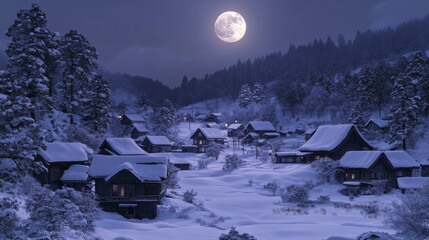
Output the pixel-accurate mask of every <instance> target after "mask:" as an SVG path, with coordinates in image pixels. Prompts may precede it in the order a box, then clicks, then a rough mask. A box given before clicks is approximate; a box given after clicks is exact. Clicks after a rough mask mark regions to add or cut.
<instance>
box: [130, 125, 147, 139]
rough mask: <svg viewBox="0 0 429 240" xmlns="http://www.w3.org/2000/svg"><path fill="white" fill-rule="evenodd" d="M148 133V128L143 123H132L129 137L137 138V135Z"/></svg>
mask: <svg viewBox="0 0 429 240" xmlns="http://www.w3.org/2000/svg"><path fill="white" fill-rule="evenodd" d="M147 134H149V130H148V129H147V128H146V125H145V124H144V123H133V124H132V128H131V138H133V139H138V138H139V137H142V136H145V135H147Z"/></svg>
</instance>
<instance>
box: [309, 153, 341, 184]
mask: <svg viewBox="0 0 429 240" xmlns="http://www.w3.org/2000/svg"><path fill="white" fill-rule="evenodd" d="M311 166H312V167H313V168H315V170H316V172H317V176H318V177H319V179H320V181H321V182H323V183H332V182H334V181H335V176H336V173H337V169H338V167H339V163H338V162H337V161H335V160H332V159H329V158H323V159H320V160H316V161H314V162H312V163H311Z"/></svg>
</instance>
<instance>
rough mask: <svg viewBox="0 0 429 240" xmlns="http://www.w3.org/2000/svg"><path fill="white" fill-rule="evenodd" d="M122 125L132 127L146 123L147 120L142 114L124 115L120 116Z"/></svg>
mask: <svg viewBox="0 0 429 240" xmlns="http://www.w3.org/2000/svg"><path fill="white" fill-rule="evenodd" d="M120 118H121V124H122V125H126V126H131V125H133V123H144V122H145V120H144V119H143V117H142V116H141V115H140V114H137V113H124V114H122V115H121V116H120Z"/></svg>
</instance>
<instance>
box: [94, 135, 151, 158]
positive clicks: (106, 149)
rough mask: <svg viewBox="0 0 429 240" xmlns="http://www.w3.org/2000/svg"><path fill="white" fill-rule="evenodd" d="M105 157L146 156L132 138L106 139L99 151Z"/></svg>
mask: <svg viewBox="0 0 429 240" xmlns="http://www.w3.org/2000/svg"><path fill="white" fill-rule="evenodd" d="M98 154H103V155H145V154H147V152H145V151H144V150H143V149H142V148H140V147H139V146H138V145H137V143H136V142H135V141H134V140H133V139H132V138H106V139H105V140H104V141H103V143H101V146H100V147H99V149H98Z"/></svg>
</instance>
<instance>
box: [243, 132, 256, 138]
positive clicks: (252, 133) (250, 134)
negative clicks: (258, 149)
mask: <svg viewBox="0 0 429 240" xmlns="http://www.w3.org/2000/svg"><path fill="white" fill-rule="evenodd" d="M249 136H250V137H252V138H259V135H258V134H257V133H255V132H250V133H248V134H247V135H246V137H244V138H247V137H249Z"/></svg>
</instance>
